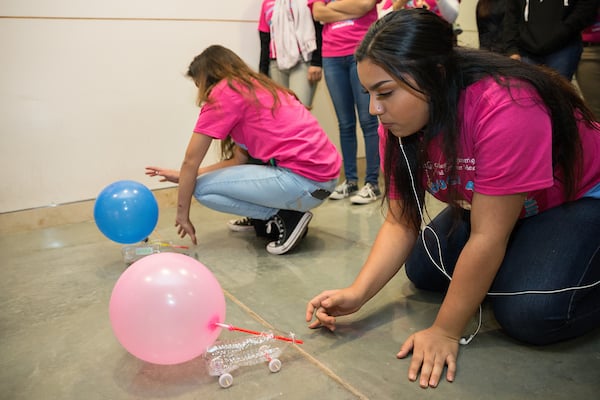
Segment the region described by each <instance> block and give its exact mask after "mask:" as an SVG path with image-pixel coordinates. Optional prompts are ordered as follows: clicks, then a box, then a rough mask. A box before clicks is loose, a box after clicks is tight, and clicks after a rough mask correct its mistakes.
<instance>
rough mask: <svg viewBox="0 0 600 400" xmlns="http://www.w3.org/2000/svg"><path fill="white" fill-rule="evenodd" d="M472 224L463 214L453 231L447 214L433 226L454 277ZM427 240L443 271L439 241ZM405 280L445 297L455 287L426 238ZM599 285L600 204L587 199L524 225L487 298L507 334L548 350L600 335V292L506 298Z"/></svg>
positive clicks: (592, 289) (515, 234) (514, 236)
mask: <svg viewBox="0 0 600 400" xmlns="http://www.w3.org/2000/svg"><path fill="white" fill-rule="evenodd" d="M469 216H470V213H469V212H468V211H464V213H463V218H462V220H461V222H460V224H459V225H458V226H455V227H454V230H452V227H453V225H452V212H451V211H450V209H449V208H446V209H445V210H444V211H442V212H441V213H440V214H439V215H438V216H437V217H436V218H434V220H433V221H432V222H431V224H430V225H429V226H431V227H432V228H433V229H434V230H435V232H436V234H437V236H438V238H439V240H440V244H441V252H442V256H443V257H442V259H443V262H444V266H445V269H446V271H447V273H448V274H449V275H452V273H453V271H454V266H455V264H456V261H457V260H458V256H459V254H460V252H461V251H462V249H463V247H464V245H465V243H466V242H467V239H468V238H469V233H470V230H471V227H470V223H469ZM425 232H426V233H425V238H426V239H425V240H426V242H427V248H428V249H429V251H430V253H431V254H432V256H433V259H434V260H435V261H436V263H438V264H439V254H438V250H437V249H438V247H437V244H436V240H435V238H434V236H433V234H432V233H431V231H429V230H426V231H425ZM482 268H483V266H482ZM406 274H407V276H408V278H409V279H410V280H411V281H412V282H413V283H414V284H415V286H416V287H418V288H420V289H425V290H434V291H440V292H444V291H445V290H446V289H447V288H448V284H449V281H448V279H447V278H446V277H445V276H444V275H443V274H442V273H441V272H440V271H439V270H438V269H437V268H436V267H435V266H434V265H433V264H432V262H431V260H430V259H429V256H428V255H427V253H426V251H425V249H424V247H423V241H422V237H420V238H419V240H418V241H417V245H416V246H415V249H414V250H413V252H412V253H411V255H410V257H409V259H408V260H407V262H406ZM599 280H600V200H599V199H594V198H582V199H579V200H577V201H574V202H570V203H567V204H564V205H562V206H559V207H555V208H552V209H550V210H547V211H545V212H543V213H541V214H538V215H535V216H532V217H529V218H526V219H523V220H520V221H519V222H518V223H517V225H516V227H515V229H514V230H513V233H512V235H511V238H510V241H509V244H508V248H507V250H506V255H505V257H504V260H503V262H502V265H501V267H500V270H499V271H498V274H497V275H496V278H495V279H494V282H493V284H492V287H491V289H490V295H489V296H488V298H489V299H490V300H491V304H492V306H493V310H494V315H495V317H496V320H497V321H498V323H499V324H500V326H501V327H502V328H503V329H504V331H505V332H506V333H507V334H509V335H510V336H512V337H514V338H516V339H518V340H521V341H524V342H527V343H532V344H538V345H543V344H549V343H553V342H558V341H561V340H566V339H570V338H573V337H577V336H580V335H582V334H584V333H586V332H589V331H592V330H593V329H597V328H600V285H599V284H597V285H595V286H593V287H590V288H586V289H579V290H569V291H565V292H560V293H543V294H519V295H509V296H507V295H499V293H514V292H520V291H531V290H538V291H555V290H557V289H563V288H570V287H574V286H585V285H590V284H593V283H596V282H598V281H599ZM494 293H496V295H494Z"/></svg>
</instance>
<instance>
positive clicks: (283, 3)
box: [258, 0, 322, 109]
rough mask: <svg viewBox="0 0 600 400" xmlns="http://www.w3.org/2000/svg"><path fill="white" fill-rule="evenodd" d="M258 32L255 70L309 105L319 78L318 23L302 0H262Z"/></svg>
mask: <svg viewBox="0 0 600 400" xmlns="http://www.w3.org/2000/svg"><path fill="white" fill-rule="evenodd" d="M258 32H259V36H260V63H259V71H260V72H261V73H263V74H265V75H267V76H269V77H271V79H273V80H274V81H275V82H277V83H279V84H280V85H282V86H284V87H287V88H289V89H291V90H292V91H293V92H294V93H296V96H298V99H299V100H300V101H301V102H302V103H303V104H304V105H305V106H306V107H307V108H309V109H310V108H312V101H313V98H314V94H315V90H316V88H317V83H318V82H319V81H320V80H321V78H322V63H321V32H322V25H321V24H320V23H319V22H317V21H315V20H313V18H312V14H311V12H310V9H309V8H308V7H307V5H306V3H305V0H263V3H262V6H261V10H260V18H259V22H258Z"/></svg>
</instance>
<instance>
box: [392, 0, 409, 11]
mask: <svg viewBox="0 0 600 400" xmlns="http://www.w3.org/2000/svg"><path fill="white" fill-rule="evenodd" d="M406 3H408V0H392V9H393V10H394V11H398V10H401V9H403V8H404V7H405V6H406Z"/></svg>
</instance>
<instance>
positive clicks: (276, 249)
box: [267, 211, 313, 255]
mask: <svg viewBox="0 0 600 400" xmlns="http://www.w3.org/2000/svg"><path fill="white" fill-rule="evenodd" d="M312 217H313V215H312V213H311V212H310V211H307V212H305V213H304V215H303V216H302V218H300V221H298V224H297V225H296V227H295V228H294V231H293V232H292V234H291V235H290V236H289V237H288V239H287V240H286V241H285V243H284V244H282V245H281V246H275V243H277V242H271V243H269V244H268V245H267V251H268V252H269V253H271V254H276V255H281V254H285V253H287V252H288V251H290V250H292V249H293V248H294V247H296V245H297V244H298V243H300V240H302V237H303V235H304V231H306V228H307V227H308V223H309V222H310V220H311V219H312Z"/></svg>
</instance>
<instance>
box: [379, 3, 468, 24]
mask: <svg viewBox="0 0 600 400" xmlns="http://www.w3.org/2000/svg"><path fill="white" fill-rule="evenodd" d="M459 5H460V1H459V0H386V1H385V2H384V3H383V6H382V7H381V10H382V15H381V16H383V15H385V14H387V12H389V11H398V10H401V9H403V8H424V9H426V10H429V11H431V12H433V13H435V14H437V15H438V16H440V17H442V18H443V19H445V20H446V21H448V22H450V23H451V24H454V22H455V21H456V18H458V8H459ZM388 10H389V11H388Z"/></svg>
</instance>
